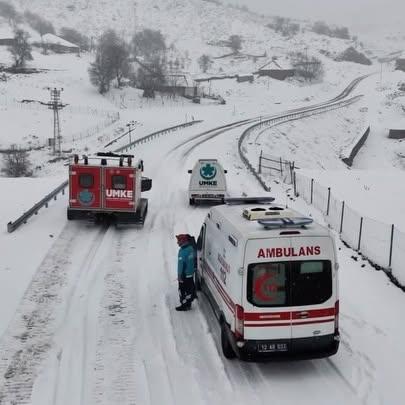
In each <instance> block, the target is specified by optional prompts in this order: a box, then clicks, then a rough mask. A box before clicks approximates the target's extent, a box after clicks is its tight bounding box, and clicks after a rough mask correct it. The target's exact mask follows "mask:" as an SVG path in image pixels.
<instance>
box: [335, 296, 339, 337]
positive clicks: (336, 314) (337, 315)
mask: <svg viewBox="0 0 405 405" xmlns="http://www.w3.org/2000/svg"><path fill="white" fill-rule="evenodd" d="M338 331H339V300H337V301H336V302H335V332H336V333H337V332H338Z"/></svg>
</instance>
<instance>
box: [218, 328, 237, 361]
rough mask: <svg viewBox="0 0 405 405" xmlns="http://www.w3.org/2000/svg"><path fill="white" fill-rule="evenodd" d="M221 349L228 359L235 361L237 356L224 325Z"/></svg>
mask: <svg viewBox="0 0 405 405" xmlns="http://www.w3.org/2000/svg"><path fill="white" fill-rule="evenodd" d="M221 348H222V353H223V354H224V356H225V357H226V358H227V359H234V358H235V357H236V354H235V352H234V351H233V349H232V346H231V342H230V341H229V339H228V335H227V334H226V326H225V324H224V323H223V324H222V326H221Z"/></svg>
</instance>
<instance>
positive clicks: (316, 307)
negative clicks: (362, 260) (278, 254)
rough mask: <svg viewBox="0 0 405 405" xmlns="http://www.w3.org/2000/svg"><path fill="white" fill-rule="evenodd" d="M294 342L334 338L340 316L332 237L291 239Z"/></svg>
mask: <svg viewBox="0 0 405 405" xmlns="http://www.w3.org/2000/svg"><path fill="white" fill-rule="evenodd" d="M291 248H292V250H291V252H292V257H291V273H290V277H291V296H290V301H291V308H290V309H291V316H292V338H293V339H294V338H309V337H317V336H324V335H332V334H333V333H334V328H335V312H337V309H336V306H337V300H338V298H337V272H336V270H335V250H334V243H333V240H332V238H331V237H328V236H318V237H316V236H315V237H314V236H311V237H306V236H303V237H294V238H291Z"/></svg>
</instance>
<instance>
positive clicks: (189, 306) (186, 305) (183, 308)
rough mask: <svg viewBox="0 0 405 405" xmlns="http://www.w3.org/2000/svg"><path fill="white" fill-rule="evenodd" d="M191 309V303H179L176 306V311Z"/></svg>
mask: <svg viewBox="0 0 405 405" xmlns="http://www.w3.org/2000/svg"><path fill="white" fill-rule="evenodd" d="M190 309H191V304H181V305H179V306H178V307H176V311H189V310H190Z"/></svg>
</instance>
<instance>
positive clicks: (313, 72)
mask: <svg viewBox="0 0 405 405" xmlns="http://www.w3.org/2000/svg"><path fill="white" fill-rule="evenodd" d="M290 57H291V63H292V66H293V68H294V71H295V76H299V77H302V78H304V79H305V80H309V81H312V80H319V79H321V78H322V76H323V73H324V70H323V65H322V62H321V61H320V60H319V59H318V58H316V57H315V56H308V54H307V53H303V52H294V53H292V54H291V55H290Z"/></svg>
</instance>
